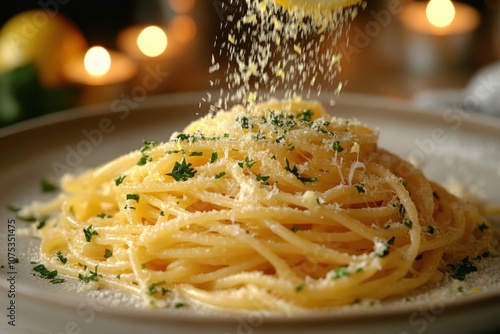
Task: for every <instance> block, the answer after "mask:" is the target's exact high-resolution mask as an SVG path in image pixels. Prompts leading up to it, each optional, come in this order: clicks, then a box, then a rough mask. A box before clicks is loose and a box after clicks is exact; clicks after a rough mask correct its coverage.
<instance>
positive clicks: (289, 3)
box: [275, 0, 362, 11]
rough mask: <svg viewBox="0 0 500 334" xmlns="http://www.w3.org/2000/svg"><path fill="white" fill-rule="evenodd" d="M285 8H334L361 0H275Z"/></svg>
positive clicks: (309, 9)
mask: <svg viewBox="0 0 500 334" xmlns="http://www.w3.org/2000/svg"><path fill="white" fill-rule="evenodd" d="M275 1H276V3H278V4H279V5H280V6H282V7H284V8H286V9H293V8H299V9H303V10H305V11H314V10H336V9H341V8H346V7H350V6H353V5H356V4H359V3H360V2H361V1H362V0H275Z"/></svg>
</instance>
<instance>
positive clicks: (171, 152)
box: [165, 150, 184, 154]
mask: <svg viewBox="0 0 500 334" xmlns="http://www.w3.org/2000/svg"><path fill="white" fill-rule="evenodd" d="M181 152H182V153H184V150H167V151H165V153H166V154H177V153H181Z"/></svg>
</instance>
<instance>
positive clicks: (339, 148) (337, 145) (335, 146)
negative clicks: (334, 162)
mask: <svg viewBox="0 0 500 334" xmlns="http://www.w3.org/2000/svg"><path fill="white" fill-rule="evenodd" d="M332 149H333V150H334V151H335V152H339V153H340V152H342V151H343V150H344V148H343V147H342V146H340V142H339V141H338V140H337V141H336V142H335V143H333V145H332Z"/></svg>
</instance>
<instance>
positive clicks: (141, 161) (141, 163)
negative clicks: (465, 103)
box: [137, 155, 153, 166]
mask: <svg viewBox="0 0 500 334" xmlns="http://www.w3.org/2000/svg"><path fill="white" fill-rule="evenodd" d="M151 161H153V159H152V158H151V157H150V156H149V155H143V156H142V157H141V158H140V159H139V161H137V166H144V165H145V164H147V163H148V162H151Z"/></svg>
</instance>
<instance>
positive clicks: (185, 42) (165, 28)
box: [0, 0, 500, 127]
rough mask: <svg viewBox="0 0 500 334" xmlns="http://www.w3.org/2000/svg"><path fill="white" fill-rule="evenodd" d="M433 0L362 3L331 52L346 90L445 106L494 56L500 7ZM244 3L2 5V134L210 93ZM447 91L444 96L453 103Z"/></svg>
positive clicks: (135, 0) (125, 0)
mask: <svg viewBox="0 0 500 334" xmlns="http://www.w3.org/2000/svg"><path fill="white" fill-rule="evenodd" d="M430 2H433V4H434V9H433V11H434V15H433V14H432V11H431V12H430V14H429V13H426V9H427V8H428V7H429V6H430ZM430 2H429V1H408V0H367V1H366V5H367V6H366V8H365V9H364V10H363V11H360V13H359V15H358V17H357V18H356V19H355V20H354V21H353V23H352V26H351V29H349V31H348V32H347V33H346V35H345V36H344V37H343V39H342V40H341V41H340V43H339V44H338V47H339V48H340V49H341V51H342V53H343V58H342V72H341V75H340V77H339V80H343V81H345V82H347V84H346V86H345V87H344V89H343V91H344V92H352V93H361V94H371V95H377V96H384V97H387V98H391V99H401V100H413V101H415V100H416V99H418V98H422V96H427V97H429V96H430V97H429V99H430V100H432V99H435V100H436V101H435V102H436V103H441V102H442V101H441V102H439V101H438V100H439V99H440V98H439V97H436V95H435V94H434V95H433V94H431V95H425V92H438V93H441V92H444V93H447V92H448V90H453V89H458V90H462V89H464V88H466V87H467V85H468V84H469V83H470V80H471V78H473V77H474V75H475V74H476V73H477V71H478V70H480V69H482V68H484V67H485V66H487V65H491V64H495V63H496V62H498V61H499V60H500V0H475V1H472V0H470V1H458V0H454V1H450V0H432V1H430ZM244 3H245V1H244V0H141V1H139V0H119V1H118V0H105V1H96V0H86V1H83V0H39V1H15V0H4V1H2V4H1V5H0V6H1V10H0V127H4V126H7V125H10V124H13V123H16V122H19V121H22V120H25V119H28V118H33V117H37V116H39V115H43V114H47V113H51V112H54V111H59V110H63V109H67V108H72V107H77V106H84V105H91V104H96V103H113V101H114V102H116V101H124V102H123V103H125V101H128V102H129V103H130V102H131V101H132V102H134V103H139V102H141V101H143V100H144V99H145V98H146V97H147V96H152V95H158V94H168V93H175V92H188V91H204V90H210V89H211V88H212V86H211V82H213V80H214V75H215V76H217V75H223V73H219V74H217V73H215V74H214V73H210V71H209V68H210V66H211V65H212V54H214V53H215V54H216V53H217V52H218V50H214V41H215V39H216V37H217V36H220V35H221V31H222V30H223V28H221V26H222V27H223V26H224V25H225V24H227V15H231V14H234V13H235V12H237V11H238V10H239V8H240V7H242V6H244ZM450 4H451V5H452V9H450V7H449V5H450ZM145 28H147V29H145ZM165 36H166V37H165ZM94 46H100V47H101V48H97V49H96V48H92V47H94ZM486 78H488V77H486ZM490 81H491V82H490V84H491V85H492V86H496V81H495V80H493V79H491V80H490ZM499 83H500V79H499ZM335 87H336V86H335ZM452 92H453V93H454V94H455V95H456V94H457V91H452ZM459 93H460V92H458V94H459ZM422 94H423V95H422ZM499 94H500V93H499ZM438 95H439V94H438ZM449 95H450V94H448V95H447V94H443V95H440V96H441V97H443V96H445V98H443V99H445V100H446V99H452V100H453V99H454V98H456V96H455V95H453V94H451V95H453V96H452V97H450V96H449ZM424 99H427V98H426V97H424ZM445 102H446V101H445ZM443 103H444V102H443Z"/></svg>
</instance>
